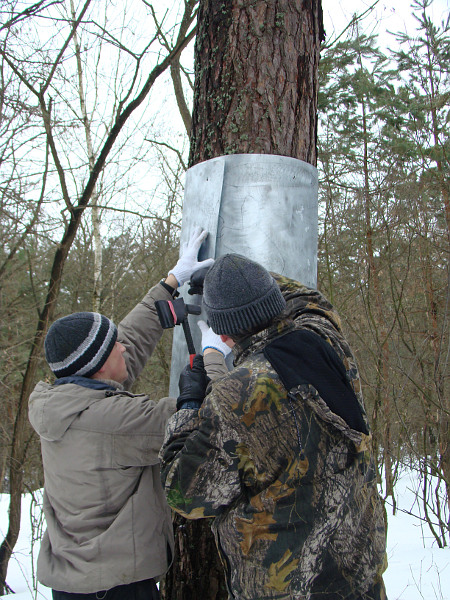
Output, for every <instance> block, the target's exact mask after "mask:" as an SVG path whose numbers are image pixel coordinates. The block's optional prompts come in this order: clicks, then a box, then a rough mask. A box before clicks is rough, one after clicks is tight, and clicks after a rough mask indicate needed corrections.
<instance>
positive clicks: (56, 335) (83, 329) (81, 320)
mask: <svg viewBox="0 0 450 600" xmlns="http://www.w3.org/2000/svg"><path fill="white" fill-rule="evenodd" d="M116 340H117V327H116V326H115V325H114V323H113V322H112V321H110V320H109V319H108V318H107V317H105V316H103V315H100V314H99V313H94V312H78V313H74V314H72V315H68V316H67V317H62V318H61V319H58V320H57V321H55V322H54V323H53V324H52V325H51V327H50V329H49V330H48V333H47V336H46V338H45V342H44V346H45V358H46V359H47V362H48V364H49V367H50V369H51V370H52V371H53V373H54V374H55V375H56V376H57V377H67V376H68V375H82V376H84V377H90V376H91V375H93V374H94V373H96V372H97V371H98V370H99V369H100V368H101V367H102V366H103V365H104V364H105V362H106V360H107V358H108V356H109V355H110V354H111V350H112V349H113V347H114V344H115V343H116Z"/></svg>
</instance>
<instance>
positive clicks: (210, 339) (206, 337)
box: [197, 321, 231, 357]
mask: <svg viewBox="0 0 450 600" xmlns="http://www.w3.org/2000/svg"><path fill="white" fill-rule="evenodd" d="M197 324H198V327H199V329H200V331H201V332H202V352H204V351H205V349H206V348H213V349H214V350H218V351H219V352H222V354H223V355H224V356H225V357H226V356H228V354H230V352H231V348H230V347H229V346H227V345H226V344H225V343H224V342H222V340H221V339H220V335H217V333H214V331H213V330H212V329H211V327H208V325H207V324H206V323H205V321H199V322H198V323H197Z"/></svg>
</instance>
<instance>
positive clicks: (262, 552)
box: [160, 274, 387, 600]
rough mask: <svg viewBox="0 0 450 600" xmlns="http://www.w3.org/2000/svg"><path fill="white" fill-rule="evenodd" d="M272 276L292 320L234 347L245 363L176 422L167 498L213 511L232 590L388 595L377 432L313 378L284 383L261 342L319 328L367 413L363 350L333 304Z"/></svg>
mask: <svg viewBox="0 0 450 600" xmlns="http://www.w3.org/2000/svg"><path fill="white" fill-rule="evenodd" d="M273 275H274V277H275V278H276V280H277V282H278V284H279V286H280V288H281V290H282V292H283V295H284V296H285V298H286V300H287V308H286V311H285V312H284V313H283V315H282V318H280V319H277V321H276V322H274V323H273V324H272V326H271V327H270V328H269V329H267V330H265V331H263V332H260V333H258V334H257V335H255V336H252V337H250V338H248V339H246V340H244V342H243V343H241V344H240V345H239V347H235V349H234V350H233V352H234V353H235V368H234V369H233V370H232V371H230V372H229V373H228V374H226V375H225V376H224V377H222V378H220V379H218V380H217V381H215V382H214V383H213V385H212V390H211V392H210V393H209V395H208V396H207V398H206V399H205V401H204V403H203V405H202V407H201V409H200V410H199V411H196V410H180V411H179V412H178V413H176V414H175V415H173V416H172V417H171V419H170V421H169V423H168V427H167V431H166V438H165V441H164V444H163V447H162V449H161V454H160V456H161V459H162V478H163V482H164V484H165V490H166V494H167V499H168V502H169V504H170V506H171V507H172V508H173V509H174V510H175V511H177V512H179V513H180V514H182V515H183V516H185V517H186V518H188V519H199V518H208V517H213V519H212V521H211V527H212V530H213V532H214V535H215V539H216V544H217V548H218V551H219V554H220V557H221V560H222V562H223V565H224V568H225V572H226V579H227V585H228V591H229V597H230V598H233V599H239V600H263V599H271V600H273V599H277V600H287V599H297V600H300V599H301V600H319V598H320V599H321V600H344V599H346V600H385V598H386V595H385V591H384V584H383V580H382V574H383V572H384V570H385V568H386V566H387V563H386V552H385V550H386V528H385V515H384V510H383V507H382V503H381V500H380V498H379V496H378V493H377V487H376V478H375V472H374V465H373V458H372V454H371V437H370V435H365V434H363V433H360V432H358V431H355V430H352V429H350V427H349V426H348V425H347V424H346V422H345V421H344V420H343V419H342V418H341V417H339V416H338V415H336V414H334V413H333V412H331V411H330V409H329V408H328V406H327V404H326V403H325V402H324V401H323V400H322V398H321V397H320V396H319V394H318V392H317V391H316V390H315V388H314V387H313V386H312V385H309V384H302V385H299V386H297V387H296V388H294V389H292V390H286V389H285V388H284V387H283V384H282V383H281V381H280V379H279V377H278V375H277V373H276V372H275V371H274V370H273V368H272V366H271V365H270V363H269V362H268V361H267V360H266V359H265V357H264V355H263V354H262V350H263V349H264V348H265V347H266V346H267V344H269V343H270V342H271V341H272V340H274V339H276V338H279V337H280V336H283V335H284V334H285V333H287V332H289V331H293V330H294V329H296V328H305V329H310V330H312V331H314V332H315V333H317V334H318V335H320V336H322V338H323V339H325V340H326V341H327V342H329V343H330V344H331V345H332V347H333V348H334V349H335V351H336V352H337V353H338V355H339V357H340V358H341V360H342V361H343V364H344V365H345V368H346V372H347V376H348V379H349V381H350V382H351V384H352V386H353V389H354V391H355V393H356V395H357V398H358V401H359V403H360V405H361V409H362V410H363V411H364V407H363V399H362V394H361V389H360V383H359V375H358V369H357V366H356V362H355V359H354V357H353V355H352V353H351V350H350V348H349V346H348V344H347V342H346V341H345V339H344V336H343V334H342V331H341V325H340V320H339V317H338V315H337V314H336V312H335V311H334V309H333V307H332V306H331V304H330V303H329V302H328V301H327V300H326V299H325V298H324V297H323V296H322V295H321V294H320V293H319V292H317V291H315V290H311V289H309V288H306V287H304V286H302V285H301V284H299V283H298V282H295V281H293V280H290V279H287V278H284V277H281V276H278V275H276V274H273ZM364 419H365V420H366V421H367V419H366V416H365V412H364Z"/></svg>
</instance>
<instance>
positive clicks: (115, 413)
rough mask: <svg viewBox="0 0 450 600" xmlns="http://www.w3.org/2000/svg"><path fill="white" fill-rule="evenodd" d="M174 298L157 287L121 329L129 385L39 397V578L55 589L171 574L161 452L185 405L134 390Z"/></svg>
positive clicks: (35, 404) (35, 421) (64, 389)
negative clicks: (162, 306) (162, 303)
mask: <svg viewBox="0 0 450 600" xmlns="http://www.w3.org/2000/svg"><path fill="white" fill-rule="evenodd" d="M170 298H171V296H170V294H169V292H168V291H167V290H165V289H164V287H163V286H161V285H159V284H158V285H156V286H154V287H153V288H152V289H151V290H150V291H149V292H148V294H147V295H146V296H145V298H144V299H143V300H142V302H141V303H139V304H138V305H137V306H136V307H135V308H134V309H133V310H132V311H131V313H130V314H129V315H128V316H127V317H126V318H125V319H124V320H123V321H122V322H121V323H120V324H119V326H118V332H119V335H118V339H119V341H120V342H122V343H123V344H124V346H125V347H126V353H125V360H126V363H127V368H128V373H129V379H128V380H127V382H126V383H125V386H119V385H118V384H117V383H115V382H107V383H108V384H111V385H110V388H112V389H89V388H86V387H82V386H80V385H76V384H72V383H66V384H63V385H57V386H52V385H48V384H47V383H44V382H42V381H41V382H39V383H38V384H37V386H36V388H35V390H34V391H33V393H32V394H31V396H30V406H29V418H30V421H31V424H32V425H33V427H34V428H35V430H36V431H37V433H38V434H39V436H40V438H41V447H42V458H43V464H44V475H45V493H44V511H45V518H46V522H47V531H46V533H45V535H44V538H43V540H42V544H41V551H40V554H39V559H38V571H37V574H38V579H39V581H40V582H41V583H43V584H44V585H46V586H48V587H51V588H53V589H56V590H62V591H66V592H78V593H90V592H97V591H100V590H105V589H109V588H112V587H115V586H117V585H122V584H127V583H132V582H135V581H140V580H143V579H148V578H151V577H154V578H159V577H161V576H162V575H163V574H164V573H165V572H166V570H167V568H168V566H169V563H170V555H171V548H172V544H173V534H172V524H171V515H170V510H169V508H168V506H167V503H166V501H165V498H164V494H163V491H162V487H161V482H160V467H159V460H158V451H159V449H160V446H161V444H162V441H163V432H164V428H165V425H166V422H167V420H168V419H169V417H170V416H171V415H172V414H173V412H174V411H175V400H174V399H172V398H164V399H163V400H161V401H159V402H158V403H156V402H154V401H153V400H151V399H149V398H148V396H146V395H143V394H140V395H135V394H131V393H130V392H128V391H126V389H129V388H130V386H131V384H132V383H133V381H134V380H135V379H136V377H137V376H138V375H139V373H140V372H141V370H142V368H143V367H144V365H145V363H146V362H147V360H148V358H149V357H150V355H151V354H152V352H153V350H154V348H155V346H156V344H157V342H158V340H159V339H160V337H161V335H162V329H161V326H160V324H159V321H158V317H157V315H156V310H155V308H154V301H155V300H160V299H166V300H168V299H170ZM114 388H115V389H114Z"/></svg>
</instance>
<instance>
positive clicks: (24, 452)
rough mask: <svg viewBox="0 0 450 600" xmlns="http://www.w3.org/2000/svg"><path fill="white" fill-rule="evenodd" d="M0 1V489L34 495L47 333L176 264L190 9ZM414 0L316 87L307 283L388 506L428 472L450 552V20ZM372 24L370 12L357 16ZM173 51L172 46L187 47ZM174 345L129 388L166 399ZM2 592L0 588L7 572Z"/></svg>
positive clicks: (423, 500)
mask: <svg viewBox="0 0 450 600" xmlns="http://www.w3.org/2000/svg"><path fill="white" fill-rule="evenodd" d="M161 4H163V3H158V8H157V7H156V3H155V5H152V4H150V3H149V2H146V1H144V2H140V3H138V2H130V3H127V2H125V1H124V2H121V3H120V6H119V5H117V6H116V5H115V3H112V2H105V3H95V2H91V1H90V0H86V1H85V2H84V3H83V2H77V1H76V0H67V1H66V0H64V1H63V0H54V1H52V0H47V1H45V0H43V1H41V2H37V3H35V4H34V5H32V6H30V5H28V8H26V6H25V5H22V4H20V3H17V2H15V1H12V0H5V1H4V2H3V4H2V8H1V12H0V19H1V23H0V140H1V141H0V395H1V403H0V431H1V434H0V485H1V489H0V491H1V492H5V493H11V497H12V499H14V498H15V502H13V503H12V506H13V507H16V508H15V509H13V510H10V520H11V524H10V531H9V532H8V535H9V537H8V540H7V543H5V542H4V543H3V544H2V549H1V550H0V561H1V563H2V565H3V569H2V571H1V577H2V579H3V581H4V579H5V574H6V570H5V566H4V565H5V562H6V566H7V559H8V547H11V545H12V546H13V545H14V542H15V539H14V537H15V536H16V535H17V533H18V525H17V521H19V522H20V494H21V493H22V492H24V491H26V490H35V489H38V488H40V487H42V485H43V480H42V469H41V463H40V450H39V441H38V439H37V438H36V436H35V435H33V433H32V430H31V428H30V427H29V425H28V423H27V418H26V412H27V399H28V395H29V393H30V391H31V390H32V388H33V386H34V384H35V383H36V381H37V380H38V379H41V378H43V379H45V378H50V377H51V374H50V372H49V371H48V369H47V368H46V365H45V362H44V360H43V353H42V342H43V336H44V334H45V331H46V328H47V327H48V324H49V323H50V322H52V321H53V320H54V319H55V318H58V317H59V316H62V315H64V314H67V313H69V312H74V311H78V310H98V311H100V312H103V313H105V314H107V315H108V316H110V317H112V318H113V320H115V321H116V322H119V321H120V319H121V318H122V317H123V316H124V315H125V314H126V313H127V312H128V311H129V310H130V309H131V308H132V307H133V306H134V304H135V303H136V302H138V301H139V300H140V299H141V297H142V296H143V294H144V292H145V291H146V290H147V289H148V288H149V287H150V286H151V285H153V284H154V283H155V282H156V281H158V280H159V279H160V278H161V277H162V276H164V275H165V274H166V273H167V270H168V269H169V268H170V267H171V266H172V265H173V264H174V263H175V262H176V259H177V256H178V235H179V231H180V225H181V222H180V221H181V207H182V198H183V181H184V172H185V170H186V164H187V160H188V156H187V155H188V148H189V138H188V136H189V132H190V128H191V107H192V86H193V81H192V74H193V64H192V62H193V59H192V44H191V40H192V39H193V37H194V35H195V17H196V10H197V3H196V1H195V0H186V1H184V2H180V3H169V4H170V7H169V8H168V9H167V10H166V9H164V8H163V7H162V6H161ZM431 4H432V2H431V1H430V0H414V1H413V3H412V5H411V11H412V13H413V14H414V22H415V28H414V30H411V31H409V32H408V33H397V34H396V33H392V34H390V35H391V42H390V43H389V47H390V48H393V50H386V49H383V50H381V49H380V48H379V41H378V39H377V37H376V36H370V35H367V34H366V33H365V28H364V27H363V24H364V22H365V21H362V20H360V19H358V18H355V19H354V20H353V21H352V23H349V26H348V28H347V29H346V30H345V31H344V32H343V34H342V35H341V36H340V37H339V36H338V37H337V36H335V35H334V36H331V37H330V38H327V39H326V40H325V42H324V44H323V48H322V51H321V61H320V66H319V69H320V74H319V81H320V87H319V105H318V118H319V121H318V139H317V151H318V162H317V166H318V169H319V177H320V184H319V221H320V229H319V261H318V264H319V272H318V287H319V289H320V290H321V291H322V292H323V293H324V294H325V295H326V296H327V297H328V298H329V299H330V300H331V301H332V302H333V303H334V304H335V306H336V307H337V309H338V310H339V312H340V314H341V317H342V319H343V323H344V329H345V331H346V333H347V335H348V337H349V340H350V342H351V345H352V347H353V349H354V351H355V353H356V355H357V357H358V360H359V364H360V370H361V375H362V378H363V386H364V387H363V390H364V395H365V401H366V407H367V411H368V414H369V416H370V420H371V424H372V427H373V431H374V443H375V448H376V455H377V459H378V469H379V477H380V484H381V489H382V493H383V494H384V496H385V498H386V499H387V502H388V507H389V510H395V483H396V478H397V474H398V472H399V469H400V468H401V466H402V465H405V464H407V465H408V466H409V467H410V468H413V469H417V470H418V471H419V472H420V473H421V482H422V483H421V489H419V490H417V493H418V501H419V503H420V506H421V511H422V512H421V514H422V518H424V519H425V520H426V522H427V525H428V527H429V528H430V531H431V532H432V534H433V536H434V537H435V539H436V542H437V544H438V545H439V546H440V547H443V546H446V545H448V544H449V543H450V511H449V506H450V505H449V497H450V494H449V486H450V431H449V423H450V399H449V351H450V346H449V343H450V338H449V313H450V296H449V290H450V288H449V283H450V281H449V250H450V198H449V192H450V170H449V153H450V141H449V128H450V106H449V105H450V102H449V101H450V23H449V21H448V20H447V21H446V22H433V20H432V19H431V17H430V16H429V15H430V11H429V8H430V5H431ZM366 18H370V15H369V16H366ZM183 50H184V52H183V53H182V51H183ZM170 357H171V338H170V332H166V333H165V334H164V337H163V340H162V342H161V343H160V344H159V345H158V347H157V350H156V352H155V354H154V356H153V357H152V359H151V361H150V363H149V365H148V367H147V368H146V370H145V372H144V374H143V376H142V377H141V379H140V381H139V382H138V384H137V385H138V390H142V391H144V390H145V392H146V393H148V394H149V395H150V396H151V397H154V398H155V399H156V398H159V397H162V396H164V395H165V394H166V393H167V390H168V384H169V373H170ZM0 586H1V579H0Z"/></svg>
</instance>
